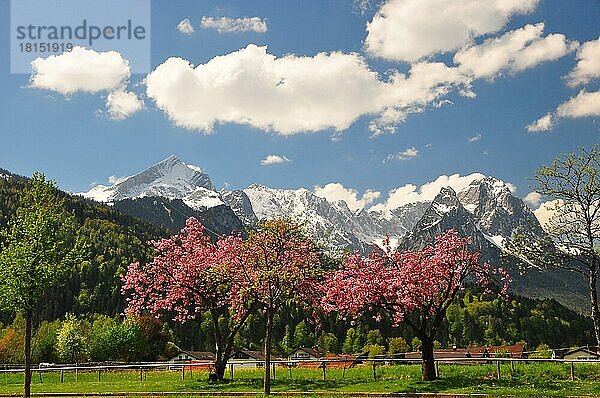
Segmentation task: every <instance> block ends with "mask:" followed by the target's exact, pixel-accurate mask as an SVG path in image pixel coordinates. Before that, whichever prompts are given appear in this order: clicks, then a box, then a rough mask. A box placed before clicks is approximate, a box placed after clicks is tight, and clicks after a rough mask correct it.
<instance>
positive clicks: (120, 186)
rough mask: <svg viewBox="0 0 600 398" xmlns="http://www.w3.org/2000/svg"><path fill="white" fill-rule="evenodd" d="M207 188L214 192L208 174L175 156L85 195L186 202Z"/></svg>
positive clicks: (110, 199)
mask: <svg viewBox="0 0 600 398" xmlns="http://www.w3.org/2000/svg"><path fill="white" fill-rule="evenodd" d="M198 188H204V189H206V190H209V191H214V186H213V184H212V181H211V180H210V177H209V176H208V174H205V173H204V172H203V171H202V169H201V168H200V167H198V166H194V165H188V164H186V163H184V162H182V161H181V160H180V159H179V158H177V157H176V156H174V155H171V156H169V157H168V158H166V159H164V160H163V161H161V162H159V163H157V164H155V165H153V166H151V167H149V168H147V169H146V170H144V171H142V172H140V173H138V174H135V175H133V176H130V177H127V178H125V179H123V180H121V181H119V182H117V183H115V184H114V185H111V186H103V185H98V186H96V187H94V188H92V189H91V190H90V191H88V192H86V193H83V194H82V195H83V196H85V197H87V198H90V199H94V200H97V201H100V202H114V201H118V200H123V199H135V198H141V197H145V196H161V197H164V198H168V199H183V198H185V197H186V196H188V195H190V194H192V193H194V192H195V191H197V189H198Z"/></svg>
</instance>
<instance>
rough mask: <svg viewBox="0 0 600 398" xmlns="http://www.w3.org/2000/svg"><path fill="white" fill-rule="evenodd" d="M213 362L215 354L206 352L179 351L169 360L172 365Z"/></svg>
mask: <svg viewBox="0 0 600 398" xmlns="http://www.w3.org/2000/svg"><path fill="white" fill-rule="evenodd" d="M214 360H215V354H214V353H212V352H206V351H180V352H179V354H177V355H175V356H174V357H173V358H171V359H169V362H173V363H181V362H183V363H188V362H192V361H205V362H212V361H214Z"/></svg>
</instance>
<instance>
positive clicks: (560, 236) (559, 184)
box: [505, 144, 600, 344]
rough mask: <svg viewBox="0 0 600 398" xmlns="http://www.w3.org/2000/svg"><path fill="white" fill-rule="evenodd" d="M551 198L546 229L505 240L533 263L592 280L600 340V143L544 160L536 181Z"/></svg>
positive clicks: (539, 189) (514, 251) (510, 248)
mask: <svg viewBox="0 0 600 398" xmlns="http://www.w3.org/2000/svg"><path fill="white" fill-rule="evenodd" d="M532 189H534V190H535V191H536V192H538V193H539V194H541V195H543V196H544V197H546V198H549V199H552V202H550V203H549V204H547V205H546V209H547V211H549V212H550V213H551V216H550V218H549V220H548V221H547V222H546V223H545V225H543V226H542V227H543V228H544V230H545V232H546V234H545V235H543V236H541V237H540V236H536V235H535V234H532V233H531V232H530V231H527V230H525V229H524V230H520V231H517V232H516V233H515V234H513V236H512V237H511V239H510V240H508V241H507V242H506V243H505V249H506V251H507V252H509V253H511V254H513V255H515V256H517V257H518V258H520V259H521V260H523V261H524V263H525V264H526V265H527V266H529V267H535V268H551V267H558V268H563V269H566V270H569V271H572V272H575V273H578V274H580V275H582V276H583V277H584V278H586V280H587V283H588V292H589V298H590V306H591V315H592V319H593V321H594V331H595V334H596V341H597V342H598V344H600V307H599V305H598V276H599V275H598V274H599V273H600V249H599V247H598V246H599V245H600V145H598V144H596V145H594V146H593V147H592V148H591V149H590V150H587V149H585V148H579V152H577V153H568V154H563V155H561V156H559V157H557V158H556V159H554V160H553V161H552V164H550V165H542V166H541V167H540V169H539V170H538V171H537V173H536V175H535V184H534V186H532Z"/></svg>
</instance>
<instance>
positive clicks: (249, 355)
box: [229, 350, 282, 369]
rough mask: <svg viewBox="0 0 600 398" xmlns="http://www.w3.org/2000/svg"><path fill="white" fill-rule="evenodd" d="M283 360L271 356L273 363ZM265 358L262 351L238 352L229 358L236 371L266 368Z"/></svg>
mask: <svg viewBox="0 0 600 398" xmlns="http://www.w3.org/2000/svg"><path fill="white" fill-rule="evenodd" d="M281 360H282V359H281V358H279V357H276V356H274V355H273V354H271V361H281ZM264 361H265V356H264V354H263V353H262V351H251V350H238V351H236V352H234V353H233V355H232V356H231V357H230V358H229V362H230V363H232V364H233V368H234V369H256V368H262V367H263V366H264Z"/></svg>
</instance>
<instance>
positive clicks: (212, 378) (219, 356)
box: [208, 310, 229, 383]
mask: <svg viewBox="0 0 600 398" xmlns="http://www.w3.org/2000/svg"><path fill="white" fill-rule="evenodd" d="M210 314H211V317H212V323H213V332H214V338H215V350H216V352H215V368H214V371H213V372H211V373H210V374H209V375H208V381H209V383H214V382H217V381H222V380H223V378H224V377H225V368H226V367H227V359H229V358H227V357H226V356H225V353H224V351H225V350H224V347H223V345H224V341H223V333H221V328H220V327H219V313H218V312H217V311H213V310H211V311H210Z"/></svg>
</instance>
